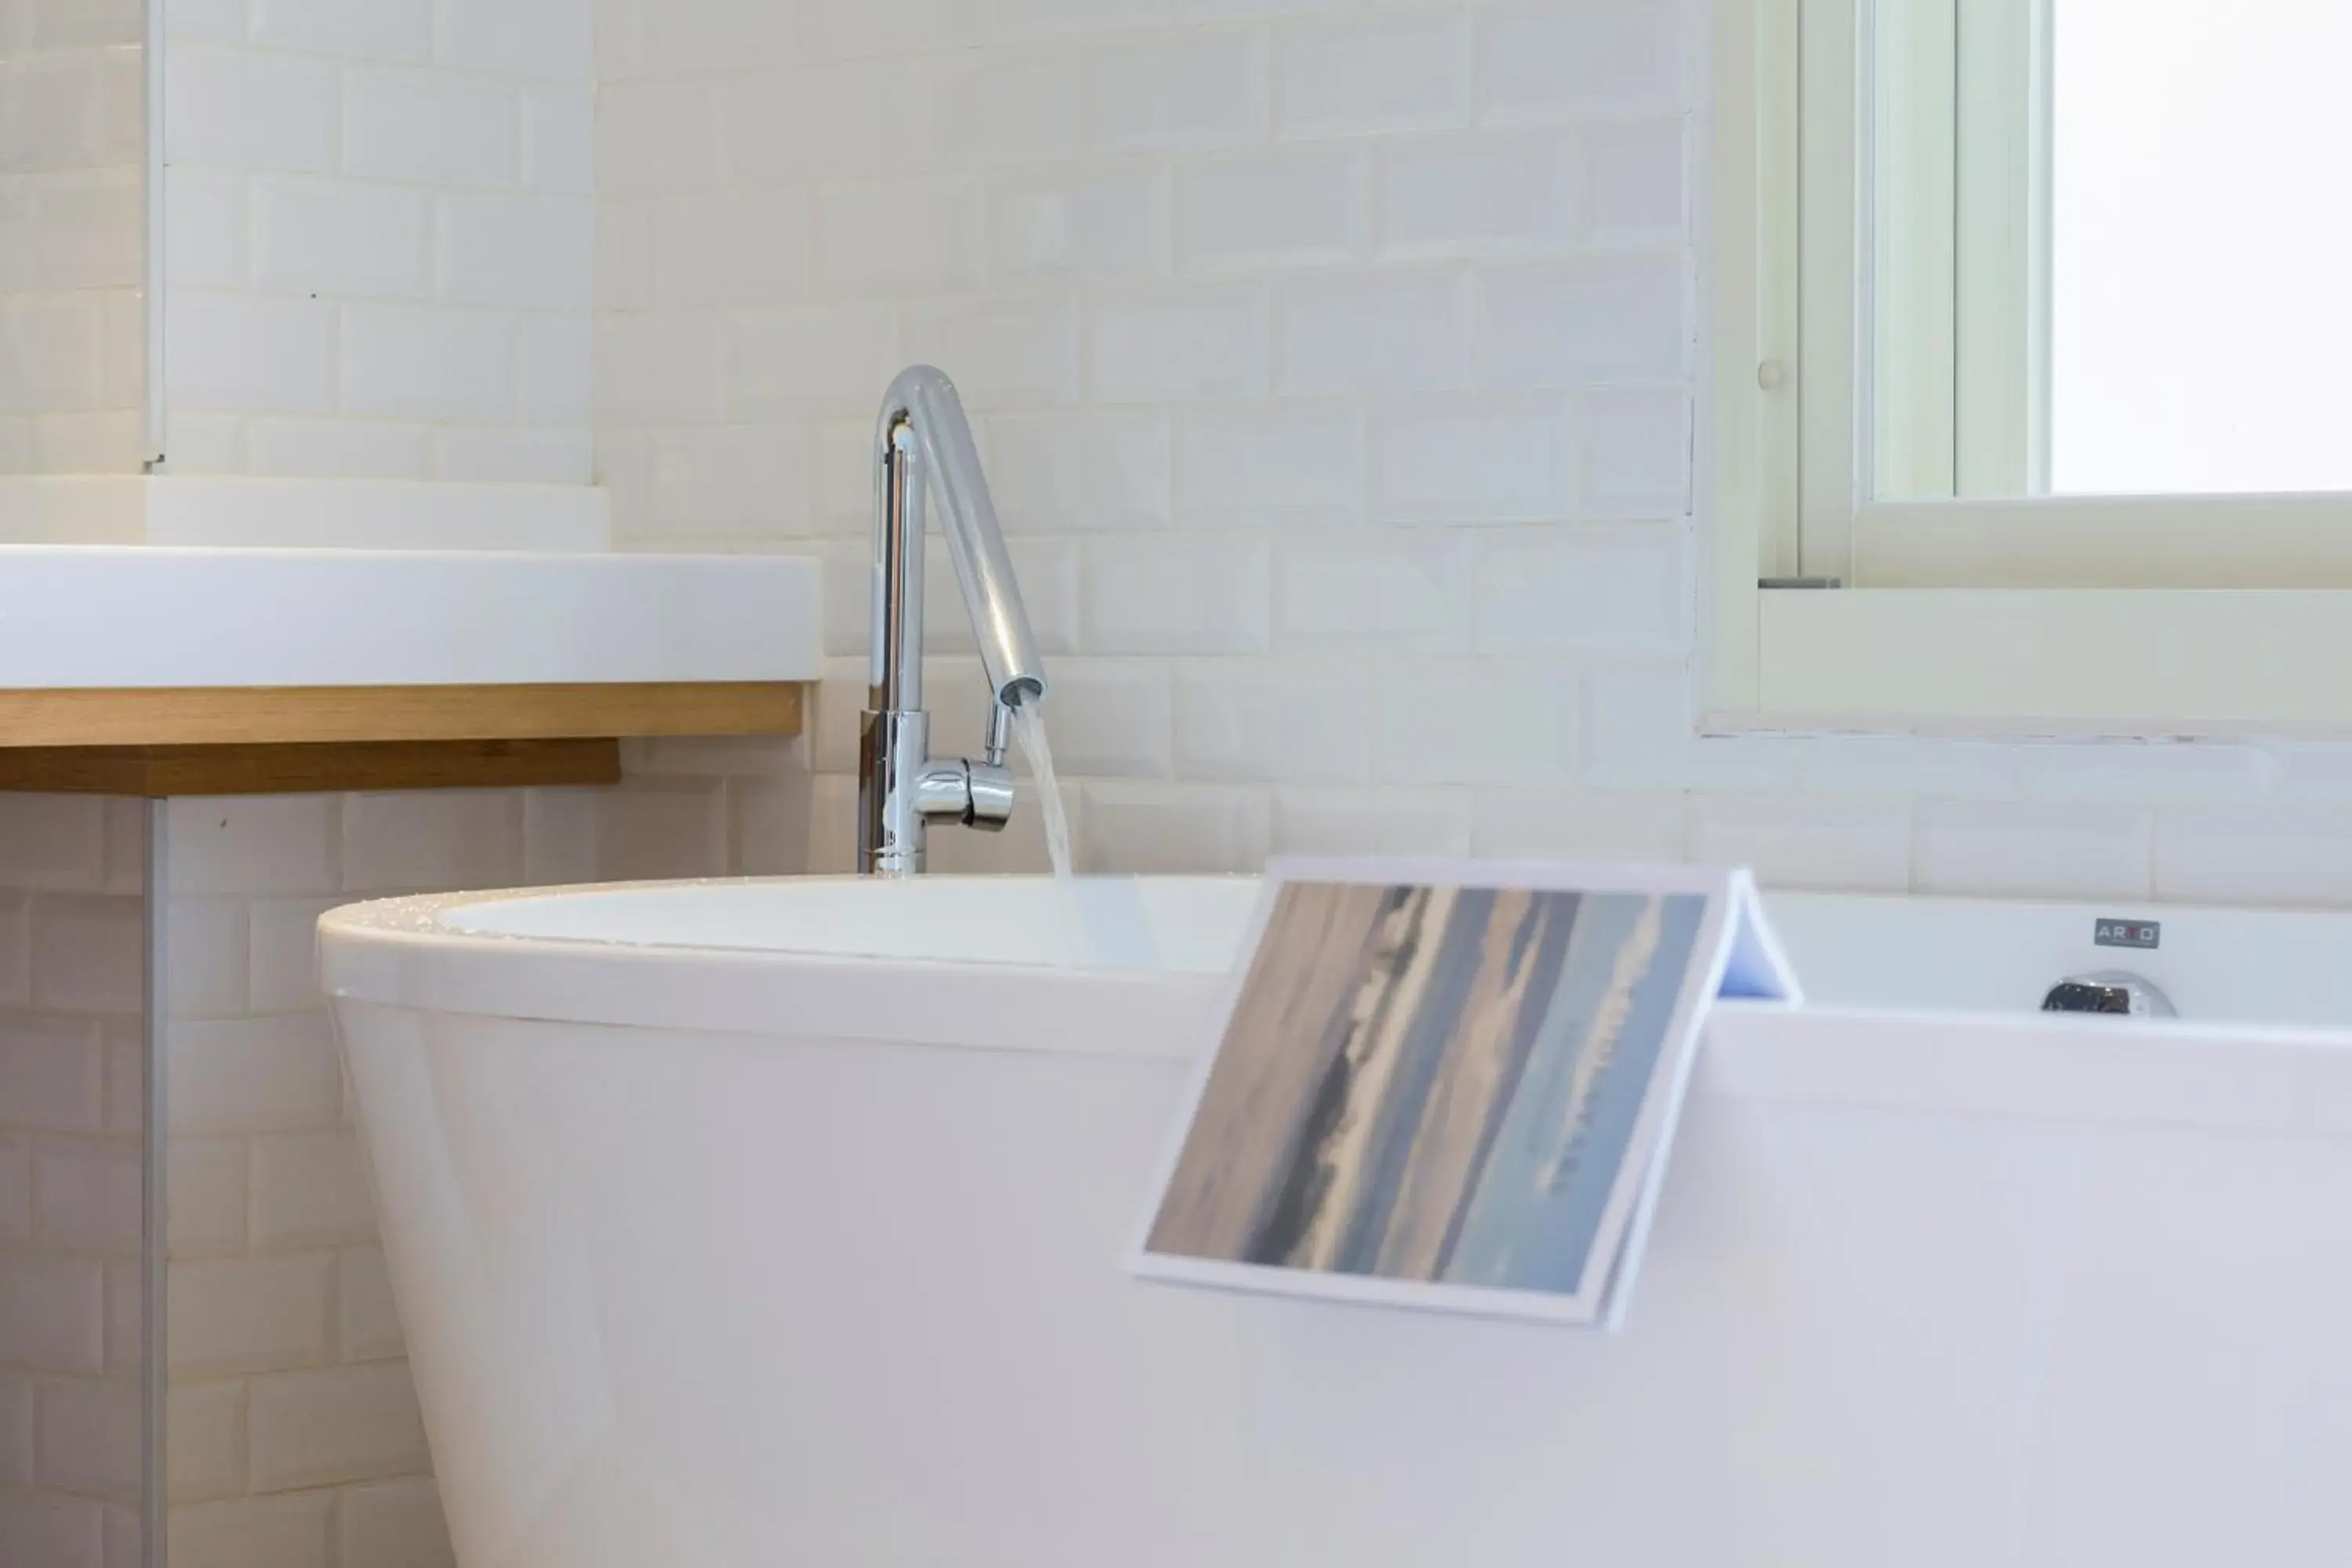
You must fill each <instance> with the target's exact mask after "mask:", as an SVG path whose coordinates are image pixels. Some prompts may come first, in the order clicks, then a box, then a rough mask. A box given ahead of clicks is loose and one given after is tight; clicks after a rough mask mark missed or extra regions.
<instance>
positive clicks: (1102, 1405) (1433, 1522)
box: [322, 879, 2352, 1568]
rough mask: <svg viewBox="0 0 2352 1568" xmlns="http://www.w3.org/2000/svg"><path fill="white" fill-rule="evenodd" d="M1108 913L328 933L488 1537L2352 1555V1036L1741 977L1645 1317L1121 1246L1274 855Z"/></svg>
mask: <svg viewBox="0 0 2352 1568" xmlns="http://www.w3.org/2000/svg"><path fill="white" fill-rule="evenodd" d="M1087 896H1088V898H1089V899H1090V900H1092V901H1093V902H1094V903H1095V904H1096V905H1097V908H1098V910H1105V911H1116V914H1115V916H1114V917H1113V918H1111V925H1110V929H1111V934H1110V935H1108V936H1107V937H1105V938H1104V939H1103V940H1104V942H1105V946H1104V948H1103V950H1102V954H1101V956H1100V958H1099V959H1097V960H1089V961H1087V962H1083V963H1078V964H1076V965H1069V966H1055V965H1051V964H1045V963H1037V962H1035V961H1036V960H1038V959H1039V958H1041V957H1053V956H1056V955H1055V953H1053V952H1052V951H1051V949H1052V947H1053V945H1054V944H1053V943H1052V942H1051V941H1050V939H1048V940H1047V941H1045V942H1040V941H1039V940H1038V937H1037V934H1036V933H1037V932H1039V931H1051V930H1052V928H1053V926H1054V924H1055V920H1056V917H1057V915H1058V914H1059V913H1060V906H1059V905H1057V903H1056V902H1055V898H1056V895H1055V892H1054V890H1053V889H1051V888H1050V887H1048V886H1046V885H1045V884H1043V883H1041V882H1034V881H1033V882H1024V881H1009V882H1003V883H990V884H975V883H969V882H957V881H953V880H948V879H940V880H935V881H931V882H928V883H920V884H914V885H890V884H852V883H842V882H824V881H810V882H798V883H768V884H734V885H718V886H712V887H707V888H698V889H644V890H593V891H586V892H582V893H578V894H565V895H556V896H547V895H530V896H523V897H519V898H517V897H495V896H494V897H491V898H488V899H479V898H477V899H454V900H453V899H438V900H409V901H405V902H401V903H394V904H384V905H376V906H370V907H365V908H362V909H358V910H346V911H341V912H338V913H336V914H334V915H331V916H330V917H329V918H328V920H327V921H325V922H324V924H323V926H322V952H323V963H324V969H325V976H326V980H327V984H328V987H329V989H330V991H331V994H333V995H334V997H335V999H336V1008H337V1012H338V1015H339V1017H340V1020H341V1026H342V1031H343V1037H344V1041H345V1047H346V1050H347V1053H348V1058H349V1061H350V1066H351V1069H352V1080H353V1085H354V1089H355V1091H356V1094H357V1099H358V1103H359V1107H360V1110H361V1114H362V1122H363V1126H364V1129H365V1133H366V1137H367V1141H368V1143H369V1146H370V1150H371V1155H372V1159H373V1164H374V1168H375V1171H376V1174H377V1181H378V1188H379V1192H380V1196H381V1201H382V1204H383V1224H384V1233H385V1239H386V1243H387V1247H388V1249H389V1253H390V1258H391V1263H392V1269H393V1275H394V1283H395V1286H396V1289H397V1291H398V1296H399V1301H400V1307H401V1312H402V1316H403V1319H404V1322H405V1324H406V1328H407V1331H408V1337H409V1342H410V1345H411V1349H412V1352H413V1355H414V1360H415V1369H416V1373H417V1377H418V1381H419V1387H420V1390H421V1393H422V1395H423V1399H424V1405H425V1415H426V1418H427V1422H428V1425H429V1426H430V1429H431V1432H432V1436H433V1445H434V1453H435V1458H436V1467H437V1469H438V1472H439V1475H440V1478H441V1487H442V1491H443V1496H444V1497H445V1499H446V1501H447V1503H448V1506H449V1510H450V1514H451V1518H452V1522H453V1526H454V1529H455V1531H456V1539H457V1544H458V1549H459V1552H460V1556H461V1559H462V1561H463V1562H464V1563H466V1564H467V1568H559V1565H561V1568H600V1565H604V1564H614V1565H616V1568H617V1565H619V1564H630V1565H632V1568H634V1565H636V1564H642V1563H655V1562H658V1563H665V1564H677V1565H680V1568H753V1565H755V1564H757V1565H765V1564H771V1563H780V1562H810V1563H826V1564H828V1565H831V1568H869V1565H872V1568H880V1565H889V1568H941V1565H951V1568H997V1565H1003V1568H1013V1565H1019V1568H1081V1565H1083V1568H1111V1565H1116V1568H1146V1565H1149V1568H1199V1565H1202V1564H1210V1563H1214V1564H1220V1565H1224V1564H1233V1565H1236V1568H1326V1565H1338V1564H1348V1565H1349V1568H1434V1565H1437V1564H1457V1563H1458V1564H1471V1563H1475V1564H1478V1565H1480V1568H1521V1565H1525V1568H1535V1565H1538V1564H1541V1565H1543V1568H1555V1565H1556V1564H1558V1563H1562V1562H1570V1561H1576V1562H1598V1563H1612V1564H1622V1565H1627V1568H1694V1565H1705V1568H1766V1565H1779V1564H1786V1563H1804V1564H1806V1565H1808V1568H1891V1565H1902V1568H1917V1565H1927V1568H1939V1565H1946V1564H1949V1565H1955V1568H1957V1565H1961V1564H1968V1565H1975V1564H1981V1563H2003V1564H2006V1565H2015V1568H2058V1565H2060V1564H2063V1565H2065V1568H2078V1565H2080V1564H2083V1563H2133V1564H2135V1565H2154V1568H2169V1565H2172V1564H2180V1565H2183V1568H2187V1565H2189V1564H2197V1565H2199V1568H2203V1565H2205V1564H2210V1563H2214V1562H2233V1563H2264V1564H2266V1565H2281V1568H2306V1565H2308V1568H2318V1565H2320V1564H2328V1565H2330V1568H2334V1565H2336V1564H2340V1563H2342V1562H2343V1561H2345V1560H2346V1559H2347V1554H2352V1494H2347V1491H2346V1489H2344V1488H2343V1486H2342V1485H2341V1478H2342V1477H2343V1475H2345V1474H2347V1473H2352V1343H2347V1339H2346V1336H2345V1335H2344V1334H2343V1332H2342V1325H2343V1323H2344V1322H2345V1321H2347V1318H2352V1250H2347V1249H2346V1248H2344V1247H2340V1246H2338V1245H2336V1243H2335V1239H2334V1238H2336V1237H2339V1236H2340V1235H2341V1231H2342V1223H2343V1221H2342V1216H2343V1215H2344V1213H2345V1212H2346V1210H2347V1205H2352V1037H2346V1036H2342V1035H2335V1034H2326V1033H2319V1032H2314V1031H2305V1032H2291V1031H2284V1030H2263V1029H2258V1028H2252V1027H2229V1028H2225V1027H2220V1026H2211V1025H2202V1026H2200V1025H2182V1026H2140V1025H2134V1024H2128V1023H2118V1022H2116V1021H2114V1020H2106V1019H2052V1018H2043V1017H2039V1016H2033V1015H2032V1014H2030V1013H2022V1012H2020V1013H2012V1014H2011V1015H2010V1016H2005V1017H2000V1016H1982V1017H1975V1018H1964V1017H1956V1016H1948V1015H1947V1016H1936V1015H1930V1014H1916V1013H1915V1014H1905V1013H1897V1012H1870V1011H1864V1010H1859V1009H1841V1008H1813V1009H1807V1010H1801V1011H1787V1010H1782V1009H1777V1008H1769V1007H1756V1006H1745V1007H1727V1008H1726V1009H1724V1010H1723V1011H1722V1012H1721V1013H1720V1014H1719V1015H1718V1016H1717V1020H1716V1022H1715V1024H1714V1026H1713V1028H1712V1031H1711V1035H1710V1038H1709V1041H1708V1045H1707V1047H1706V1052H1705V1054H1704V1056H1703V1058H1702V1067H1701V1070H1700V1073H1699V1076H1698V1079H1697V1081H1696V1085H1695V1089H1694V1094H1693V1100H1692V1103H1691V1106H1690V1109H1689V1112H1688V1114H1687V1117H1686V1119H1685V1123H1684V1126H1683V1129H1682V1132H1681V1136H1680V1139H1679V1142H1678V1146H1677V1149H1676V1152H1675V1163H1674V1167H1673V1173H1672V1175H1671V1178H1670V1181H1669V1184H1668V1192H1667V1195H1666V1199H1665V1202H1664V1206H1663V1209H1662V1212H1661V1214H1660V1216H1659V1220H1658V1225H1657V1229H1656V1233H1655V1236H1654V1246H1653V1252H1652V1255H1651V1258H1650V1262H1649V1266H1648V1269H1647V1272H1646V1274H1645V1276H1644V1278H1643V1281H1642V1284H1641V1288H1640V1290H1639V1293H1638V1296H1637V1299H1636V1300H1635V1303H1634V1307H1633V1318H1632V1323H1631V1326H1630V1329H1629V1331H1627V1332H1626V1333H1625V1334H1624V1335H1622V1337H1617V1338H1608V1337H1601V1336H1593V1335H1585V1334H1579V1333H1575V1332H1570V1331H1559V1330H1554V1329H1547V1328H1539V1327H1534V1326H1530V1325H1526V1324H1511V1323H1498V1322H1485V1321H1458V1320H1448V1319H1444V1318H1438V1317H1428V1316H1421V1315H1416V1314H1412V1313H1408V1312H1400V1311H1394V1310H1368V1309H1351V1308H1342V1307H1334V1306H1328V1305H1320V1304H1312V1303H1307V1302H1303V1301H1297V1300H1276V1299H1267V1298H1240V1297H1233V1296H1226V1295H1221V1294H1216V1293H1213V1292H1206V1291H1199V1290H1187V1289H1179V1288H1174V1287H1168V1286H1160V1285H1146V1284H1142V1283H1139V1282H1137V1281H1135V1280H1132V1279H1129V1277H1128V1276H1127V1275H1126V1274H1125V1272H1124V1271H1123V1269H1122V1268H1121V1265H1120V1257H1121V1253H1122V1250H1123V1248H1124V1247H1125V1246H1126V1245H1127V1243H1128V1242H1129V1238H1130V1237H1131V1235H1132V1233H1133V1231H1134V1228H1135V1226H1136V1225H1137V1223H1138V1221H1139V1217H1140V1212H1141V1209H1142V1207H1143V1205H1144V1204H1145V1202H1146V1199H1147V1196H1148V1194H1147V1191H1146V1188H1147V1185H1148V1184H1149V1181H1150V1175H1151V1172H1152V1170H1153V1168H1154V1164H1155V1162H1156V1159H1157V1157H1158V1155H1159V1153H1160V1150H1161V1148H1162V1147H1163V1141H1164V1140H1165V1139H1166V1138H1167V1136H1168V1135H1169V1133H1170V1131H1171V1129H1170V1126H1169V1123H1170V1121H1171V1116H1172V1115H1173V1113H1174V1111H1175V1109H1176V1106H1177V1102H1178V1098H1179V1096H1180V1093H1181V1086H1182V1084H1183V1081H1184V1077H1185V1072H1186V1068H1187V1065H1188V1062H1189V1061H1190V1059H1191V1058H1192V1055H1193V1053H1194V1052H1195V1051H1196V1050H1197V1048H1199V1047H1200V1046H1201V1045H1202V1043H1203V1042H1204V1040H1205V1038H1206V1036H1207V1031H1208V1027H1209V1024H1210V1020H1211V1016H1212V1013H1213V1007H1214V1005H1215V997H1216V994H1217V985H1218V981H1217V976H1216V973H1215V971H1216V970H1218V969H1219V968H1220V967H1221V966H1222V963H1223V959H1224V958H1225V956H1226V955H1228V954H1229V953H1230V952H1231V949H1232V945H1233V943H1234V934H1235V931H1236V930H1237V928H1238V926H1239V924H1240V922H1241V921H1242V919H1243V916H1244V910H1245V909H1246V907H1247V902H1248V899H1249V897H1250V896H1251V889H1250V888H1249V885H1248V884H1246V883H1240V882H1236V883H1223V884H1220V883H1214V882H1182V881H1171V882H1152V881H1147V882H1142V883H1128V884H1120V885H1106V886H1100V887H1097V888H1095V889H1089V891H1088V894H1087ZM2103 912H2107V913H2128V912H2130V911H2120V910H2107V911H2103ZM1836 913H1837V911H1832V914H1836ZM1928 913H1929V914H1933V913H1934V911H1928ZM1839 918H1841V919H1843V921H1845V923H1844V924H1843V925H1842V926H1838V925H1836V922H1835V921H1832V920H1830V919H1829V918H1827V917H1824V919H1823V921H1822V924H1821V926H1820V927H1819V931H1830V930H1832V927H1835V930H1836V931H1838V932H1842V933H1843V934H1839V935H1837V937H1836V940H1837V941H1838V942H1841V943H1849V942H1854V941H1856V940H1868V941H1874V942H1877V943H1879V944H1880V945H1881V946H1884V945H1885V944H1887V943H1890V942H1895V941H1897V940H1899V938H1900V934H1901V932H1902V931H1903V930H1904V927H1905V925H1906V919H1908V918H1909V917H1908V916H1906V911H1904V910H1884V909H1881V910H1846V911H1844V912H1843V915H1842V916H1840V917H1839ZM2174 919H2175V921H2176V929H2177V930H2179V931H2189V930H2191V928H2193V927H2196V926H2198V925H2200V924H2201V923H2202V922H2203V921H2204V919H2205V917H2203V916H2201V915H2193V914H2176V915H2175V917H2174ZM1784 923H1786V924H1787V925H1788V926H1789V927H1790V945H1791V946H1792V947H1793V948H1795V949H1797V951H1798V952H1799V957H1798V963H1799V964H1800V965H1801V966H1803V965H1804V964H1806V963H1807V962H1808V955H1807V953H1806V949H1807V947H1808V946H1809V945H1810V944H1811V943H1812V942H1813V940H1814V938H1813V937H1812V936H1809V935H1808V934H1806V932H1807V928H1808V925H1809V921H1808V920H1807V919H1806V917H1804V916H1801V915H1792V917H1791V918H1790V919H1788V920H1787V921H1785V922H1784ZM1819 931H1816V934H1819ZM869 954H871V955H875V956H866V955H869ZM1814 956H1815V957H1817V958H1818V957H1820V956H1821V955H1820V952H1819V949H1818V948H1817V949H1816V952H1815V954H1814ZM1878 959H1879V962H1876V963H1869V964H1865V965H1864V967H1863V968H1862V969H1861V970H1859V971H1857V973H1863V974H1867V975H1870V976H1876V977H1881V978H1883V977H1885V975H1888V974H1890V973H1896V972H1897V969H1898V968H1899V966H1896V967H1890V966H1889V965H1890V963H1891V962H1892V961H1891V960H1889V959H1888V957H1887V955H1885V954H1884V953H1881V954H1879V955H1878ZM2042 962H2043V958H2042V955H2041V954H2039V953H2036V954H2034V955H2032V966H2038V965H2039V964H2041V963H2042ZM1814 967H1815V969H1816V971H1817V973H1816V974H1815V975H1814V977H1813V979H1814V990H1815V993H1816V994H1817V995H1825V994H1832V993H1833V992H1834V989H1835V984H1836V982H1835V981H1834V980H1833V979H1832V977H1831V975H1830V973H1829V970H1830V968H1831V966H1830V965H1829V964H1828V963H1826V962H1817V963H1815V965H1814ZM2032 972H2033V970H2032V967H2031V966H2029V969H2028V971H2027V972H2026V973H2032ZM2021 978H2023V975H2022V974H2021V975H2018V976H2009V977H2005V978H2003V979H2002V980H2001V982H2000V984H2001V987H2002V989H2003V991H2004V994H2007V992H2009V991H2011V990H2013V989H2014V985H2013V984H2012V983H2013V982H2014V981H2016V980H2019V979H2021ZM990 1047H993V1048H990Z"/></svg>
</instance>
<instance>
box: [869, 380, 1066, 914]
mask: <svg viewBox="0 0 2352 1568" xmlns="http://www.w3.org/2000/svg"><path fill="white" fill-rule="evenodd" d="M875 454H876V467H875V477H874V483H875V502H874V565H873V617H874V624H873V659H872V667H871V672H870V675H869V678H868V679H869V684H870V687H871V691H870V694H869V697H868V700H867V702H866V715H865V727H864V738H863V741H862V744H861V752H862V757H861V762H860V767H859V779H858V813H857V815H858V869H859V870H860V871H862V872H865V873H867V874H870V875H879V876H908V875H911V874H912V873H914V872H917V871H920V870H921V869H922V868H923V858H924V847H925V837H926V833H927V830H928V828H929V825H930V824H931V823H932V822H933V821H951V822H960V823H961V824H962V825H963V826H972V827H979V828H982V829H984V830H990V831H993V830H995V829H997V828H1001V827H1002V826H1004V823H1005V820H1006V818H1007V817H1008V816H1010V814H1011V809H1012V794H1013V785H1012V779H1011V775H1010V774H1009V773H1006V771H1005V768H1004V752H1005V745H1004V742H1005V738H1006V736H1007V734H1008V733H1009V731H1011V728H1012V716H1013V711H1014V710H1016V709H1018V708H1020V707H1022V706H1023V705H1024V704H1027V703H1034V702H1035V701H1037V700H1039V699H1041V698H1043V697H1044V696H1045V662H1044V660H1042V659H1041V658H1038V655H1037V644H1036V638H1035V637H1034V635H1033V634H1032V633H1031V631H1030V629H1029V615H1028V612H1027V610H1026V609H1024V607H1023V605H1022V603H1021V586H1020V584H1019V583H1018V582H1017V581H1016V580H1015V579H1014V577H1013V563H1012V561H1011V559H1010V558H1009V557H1008V556H1007V555H1006V553H1005V549H1004V531H1003V526H1002V525H1001V524H1000V523H999V522H998V521H997V517H996V506H995V503H994V502H993V500H991V499H990V496H989V493H988V479H987V476H986V474H985V473H984V472H983V471H982V466H981V460H980V447H979V446H978V444H977V443H976V442H974V441H973V439H972V435H971V420H970V419H969V418H967V417H966V416H965V414H964V410H963V399H962V398H961V397H960V396H958V395H957V394H956V389H955V384H954V383H953V382H951V381H950V380H949V379H948V378H947V376H946V374H944V373H942V372H940V371H938V370H935V369H933V368H932V367H930V366H929V365H915V366H913V367H911V368H909V369H908V370H906V371H904V372H902V373H900V374H899V375H898V378H897V379H896V380H895V381H893V382H892V383H891V384H890V391H889V394H888V395H887V397H886V398H885V399H884V400H883V404H882V416H881V420H880V423H879V425H878V426H877V431H876V438H875ZM934 499H936V500H938V502H939V503H940V514H941V515H940V532H941V533H942V534H943V535H945V537H946V539H947V544H948V558H949V560H950V562H951V563H953V564H954V567H955V574H956V582H957V584H958V585H959V586H960V587H961V589H962V590H963V600H964V608H965V610H966V611H967V613H968V614H969V615H970V616H971V625H972V631H973V633H974V635H975V637H977V638H978V640H979V644H980V658H981V664H982V668H985V669H986V670H987V672H988V680H989V689H990V699H991V701H990V709H991V711H990V713H989V715H988V738H987V742H986V752H987V754H986V757H985V758H984V760H982V761H979V762H971V763H963V762H954V763H946V764H940V765H935V763H936V761H937V760H936V759H934V758H932V757H931V756H930V755H929V715H928V714H927V713H926V712H925V711H924V710H923V588H924V584H923V542H924V537H925V534H926V532H927V529H926V526H925V520H926V518H927V516H928V513H929V507H930V503H931V501H932V500H934ZM959 769H961V773H959V772H958V770H959ZM959 780H961V786H960V787H951V786H956V785H957V781H959ZM950 797H952V798H950Z"/></svg>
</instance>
